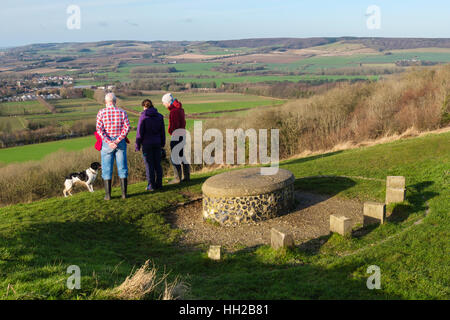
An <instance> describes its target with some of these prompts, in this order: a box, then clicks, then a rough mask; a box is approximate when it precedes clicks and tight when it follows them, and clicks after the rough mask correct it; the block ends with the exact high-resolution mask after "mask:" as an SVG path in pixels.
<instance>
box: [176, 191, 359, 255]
mask: <svg viewBox="0 0 450 320" xmlns="http://www.w3.org/2000/svg"><path fill="white" fill-rule="evenodd" d="M296 199H297V201H298V203H299V204H298V205H297V208H296V209H295V210H294V211H293V212H291V213H289V214H287V215H284V216H281V217H277V218H275V219H271V220H266V221H263V222H259V223H253V224H246V225H239V226H234V227H221V226H217V225H213V224H210V223H206V222H204V221H203V218H202V201H195V202H193V203H190V204H187V205H185V206H181V207H178V208H177V209H175V211H174V212H172V213H171V214H170V216H169V221H170V222H171V224H172V225H173V226H174V227H176V228H179V229H181V230H183V231H184V232H183V235H182V237H181V239H180V244H181V245H185V246H193V245H201V244H206V245H210V244H212V245H222V246H223V247H225V248H227V249H228V250H230V251H233V250H237V249H240V248H242V246H244V247H253V246H257V245H262V244H270V229H271V228H272V227H282V228H283V229H285V230H288V231H289V232H291V233H292V235H293V237H294V240H295V243H296V245H299V244H301V243H303V242H305V241H307V240H310V239H314V238H317V237H320V236H324V235H327V234H329V216H330V215H331V214H342V215H345V216H346V217H348V218H352V219H353V221H354V223H362V220H363V217H362V208H363V204H362V203H360V202H357V201H353V200H343V199H339V198H337V197H331V198H330V197H329V196H323V195H317V194H312V193H306V192H296Z"/></svg>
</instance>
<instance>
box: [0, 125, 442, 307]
mask: <svg viewBox="0 0 450 320" xmlns="http://www.w3.org/2000/svg"><path fill="white" fill-rule="evenodd" d="M449 138H450V133H444V134H440V135H427V136H423V137H420V138H412V139H407V140H401V141H397V142H393V143H389V144H384V145H377V146H373V147H365V148H361V149H355V150H349V151H343V152H334V153H329V154H324V155H319V156H312V157H307V158H302V159H294V160H289V161H285V162H283V163H282V165H281V167H282V168H285V169H289V170H291V171H292V172H293V173H294V174H295V176H296V183H295V186H296V188H297V189H300V190H308V191H311V192H318V193H322V194H330V195H336V196H338V197H345V198H351V199H358V200H361V201H364V200H378V201H382V200H383V199H384V188H385V186H384V182H382V181H378V180H364V179H360V178H356V177H355V178H351V177H348V178H343V177H335V178H307V177H310V176H315V175H338V176H343V175H345V176H363V177H367V178H376V179H384V178H385V177H386V176H387V175H404V176H405V177H406V181H407V190H408V191H407V200H406V201H405V202H404V203H401V204H397V205H395V206H390V207H389V209H390V210H393V215H392V216H391V218H390V219H389V221H388V223H386V224H384V225H381V226H378V227H370V228H366V229H363V230H362V231H363V232H360V234H359V235H358V236H355V237H353V238H343V237H341V236H338V235H332V236H331V237H330V236H326V237H321V238H319V239H312V240H310V241H308V242H307V243H305V244H304V245H302V246H300V247H297V248H295V249H290V250H280V251H274V250H272V249H271V248H270V247H268V246H260V247H257V248H242V250H240V251H238V252H235V253H225V254H224V258H223V260H222V261H220V262H214V261H211V260H209V259H208V258H207V256H206V253H205V251H206V247H205V246H202V245H199V246H198V247H196V248H188V249H187V250H186V249H182V248H180V247H178V246H177V235H178V234H179V232H180V231H179V230H176V229H172V228H171V227H170V225H169V224H168V223H167V216H168V213H169V211H170V207H171V206H172V205H174V204H175V203H178V202H182V201H185V199H186V196H185V195H186V194H194V195H195V194H200V192H201V184H202V182H203V181H204V180H205V179H206V178H207V177H208V176H210V175H212V174H214V173H208V174H202V175H194V177H193V180H192V182H190V183H189V184H187V185H181V186H170V187H169V186H166V187H165V188H164V190H163V191H161V192H157V193H152V194H146V193H144V192H143V189H144V187H145V184H143V183H140V184H136V185H132V186H130V189H129V191H130V195H131V197H130V198H129V199H127V200H125V201H122V200H121V199H119V190H118V189H115V190H114V192H113V196H114V199H113V200H112V201H111V202H109V203H105V202H103V201H102V197H103V194H102V191H97V192H95V193H94V194H88V193H86V192H83V193H79V194H76V195H75V196H74V197H73V198H70V199H64V198H54V199H49V200H45V201H39V202H35V203H31V204H22V205H14V206H9V207H4V208H2V209H1V213H0V274H1V275H2V277H0V298H3V299H6V298H7V299H18V298H43V299H54V298H57V299H92V298H104V297H107V296H108V290H109V289H111V288H113V287H114V286H116V285H118V284H120V283H121V282H122V281H123V280H124V279H125V277H126V276H127V275H128V274H129V273H130V272H131V271H132V270H133V268H135V267H139V266H140V265H142V264H143V263H144V261H145V260H147V259H152V260H153V262H155V263H156V265H157V266H159V267H161V268H162V267H163V266H166V268H167V269H168V270H171V271H172V277H174V276H175V275H178V274H179V275H180V276H181V277H182V278H183V279H184V280H185V281H187V282H188V283H189V284H190V286H191V291H190V295H189V298H196V299H449V298H450V291H449V284H450V278H449V274H450V273H449V272H448V266H449V262H450V261H449V251H448V236H449V234H448V230H449V226H450V225H449V217H448V213H449V209H450V187H449V186H450V184H449V182H450V181H449V179H450V177H449V169H450V144H449ZM216 173H217V172H216ZM428 207H429V214H428V215H427V216H426V217H425V213H426V209H427V208H428ZM199 214H200V213H199ZM419 219H424V220H423V223H421V224H419V225H414V224H413V223H414V222H416V221H418V220H419ZM407 228H409V229H407ZM383 241H384V242H383ZM191 249H201V250H191ZM343 253H350V255H347V256H341V255H342V254H343ZM69 265H78V266H80V268H81V273H82V283H81V290H78V291H70V290H68V289H66V287H65V282H66V279H67V277H68V275H67V274H66V269H67V267H68V266H69ZM370 265H377V266H379V267H380V268H381V290H368V289H367V288H366V280H367V277H368V274H366V270H367V267H368V266H370ZM9 284H11V285H12V286H13V288H14V289H15V291H16V294H14V293H13V292H11V291H10V293H9V296H6V288H7V286H8V285H9Z"/></svg>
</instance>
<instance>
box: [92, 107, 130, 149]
mask: <svg viewBox="0 0 450 320" xmlns="http://www.w3.org/2000/svg"><path fill="white" fill-rule="evenodd" d="M128 132H130V121H129V120H128V115H127V113H126V112H125V111H124V110H122V109H120V108H117V107H116V106H114V105H108V106H106V108H103V109H101V110H100V111H99V112H98V114H97V133H98V134H99V135H100V137H102V140H103V141H105V142H106V143H111V142H114V141H113V140H112V138H114V137H118V138H117V139H116V140H115V141H116V142H117V143H119V142H120V141H122V140H123V139H125V138H126V136H127V135H128Z"/></svg>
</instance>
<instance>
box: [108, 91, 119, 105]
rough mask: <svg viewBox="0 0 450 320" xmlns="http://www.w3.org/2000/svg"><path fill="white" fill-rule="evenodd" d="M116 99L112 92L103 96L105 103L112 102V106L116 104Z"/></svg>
mask: <svg viewBox="0 0 450 320" xmlns="http://www.w3.org/2000/svg"><path fill="white" fill-rule="evenodd" d="M116 101H117V98H116V95H115V94H114V93H112V92H110V93H107V94H106V96H105V102H112V103H114V104H116Z"/></svg>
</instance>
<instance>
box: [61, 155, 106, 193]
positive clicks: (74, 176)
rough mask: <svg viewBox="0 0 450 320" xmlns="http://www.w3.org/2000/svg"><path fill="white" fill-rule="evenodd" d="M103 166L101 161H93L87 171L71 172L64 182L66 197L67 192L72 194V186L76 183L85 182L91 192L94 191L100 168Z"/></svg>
mask: <svg viewBox="0 0 450 320" xmlns="http://www.w3.org/2000/svg"><path fill="white" fill-rule="evenodd" d="M101 168H102V166H101V164H100V163H98V162H93V163H91V166H90V167H89V168H88V169H86V171H82V172H75V173H71V174H69V175H68V176H67V177H66V181H65V182H64V187H65V188H64V190H63V193H64V197H67V194H69V195H72V188H73V186H74V184H76V183H78V184H83V185H85V186H86V188H88V190H89V192H94V182H95V179H97V174H98V170H99V169H101Z"/></svg>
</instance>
